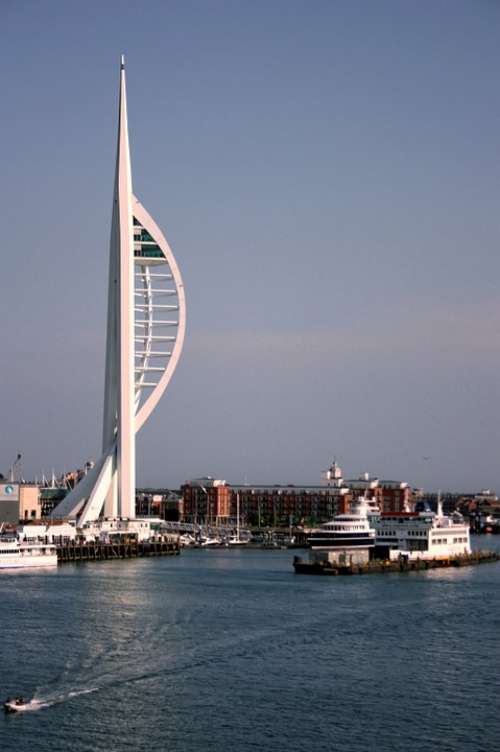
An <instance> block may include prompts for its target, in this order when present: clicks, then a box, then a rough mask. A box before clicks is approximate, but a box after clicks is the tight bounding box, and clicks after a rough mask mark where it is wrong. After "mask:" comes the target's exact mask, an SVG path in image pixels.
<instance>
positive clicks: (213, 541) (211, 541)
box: [200, 538, 221, 548]
mask: <svg viewBox="0 0 500 752" xmlns="http://www.w3.org/2000/svg"><path fill="white" fill-rule="evenodd" d="M220 544H221V542H220V540H219V538H200V546H202V547H203V548H207V547H208V546H220Z"/></svg>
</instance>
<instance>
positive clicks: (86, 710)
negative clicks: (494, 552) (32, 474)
mask: <svg viewBox="0 0 500 752" xmlns="http://www.w3.org/2000/svg"><path fill="white" fill-rule="evenodd" d="M497 541H498V539H491V538H490V539H489V540H486V538H482V539H481V541H480V542H481V544H482V545H483V546H484V545H485V544H486V543H487V544H488V545H489V546H490V547H491V546H493V547H497V546H496V545H495V544H497ZM292 554H293V552H290V551H279V552H272V551H233V550H231V551H228V550H218V551H191V552H186V553H183V554H182V555H181V556H180V557H172V558H170V557H169V558H160V559H149V560H147V559H142V560H141V559H139V560H135V561H128V562H118V563H113V562H102V563H95V564H81V565H70V564H66V565H63V566H60V567H59V569H58V570H57V571H54V572H45V573H41V572H37V573H27V572H24V573H23V572H21V573H20V572H15V573H9V574H5V573H4V574H2V575H1V577H0V628H1V641H0V660H1V663H0V696H1V697H2V698H3V697H5V696H7V695H10V694H23V695H24V696H26V697H30V698H33V700H32V705H31V708H32V711H31V712H26V713H24V714H22V715H15V716H5V717H0V749H1V750H2V752H11V751H12V752H14V750H16V752H55V751H57V752H58V751H59V750H71V752H101V750H102V751H106V752H114V751H115V750H120V751H121V750H137V751H142V750H148V752H149V751H150V750H156V751H158V752H163V751H165V750H168V751H169V752H181V751H186V752H191V751H193V752H194V751H196V752H198V751H200V752H201V751H202V750H217V751H219V750H220V751H225V750H238V751H239V750H242V751H243V752H245V751H246V750H290V751H291V752H292V751H294V750H304V751H305V750H307V751H308V752H309V750H311V751H316V750H336V749H338V750H342V752H361V751H363V752H364V751H365V750H370V749H376V750H379V751H383V752H385V751H386V750H387V751H389V750H417V749H419V750H423V752H433V751H434V750H443V751H444V750H450V752H452V751H453V752H465V751H467V752H468V751H469V750H470V751H471V752H481V751H482V750H484V751H485V752H486V751H488V752H489V751H490V750H497V749H499V745H500V742H499V739H500V699H499V694H498V690H499V687H498V675H499V669H500V647H499V644H500V642H499V637H500V564H488V565H483V566H479V567H470V568H463V569H446V570H441V571H432V572H426V573H411V574H402V575H399V574H390V575H372V576H367V577H352V578H348V577H345V578H344V577H341V578H340V577H339V578H321V577H308V576H297V575H294V574H293V570H292V558H293V557H292Z"/></svg>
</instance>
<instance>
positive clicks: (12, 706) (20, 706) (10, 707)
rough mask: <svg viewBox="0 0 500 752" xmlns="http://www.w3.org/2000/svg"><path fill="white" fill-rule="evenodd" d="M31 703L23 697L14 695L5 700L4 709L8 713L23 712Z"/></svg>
mask: <svg viewBox="0 0 500 752" xmlns="http://www.w3.org/2000/svg"><path fill="white" fill-rule="evenodd" d="M29 705H30V703H29V702H26V701H25V700H24V698H23V697H12V698H11V699H10V700H6V701H5V702H4V704H3V709H4V710H5V712H6V713H22V712H23V710H28V708H29Z"/></svg>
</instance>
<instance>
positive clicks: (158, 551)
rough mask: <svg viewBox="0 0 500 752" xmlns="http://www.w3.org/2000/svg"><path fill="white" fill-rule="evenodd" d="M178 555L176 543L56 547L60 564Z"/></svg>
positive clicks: (122, 542) (75, 544)
mask: <svg viewBox="0 0 500 752" xmlns="http://www.w3.org/2000/svg"><path fill="white" fill-rule="evenodd" d="M179 553H180V546H179V544H178V543H177V541H151V542H139V541H116V542H113V543H101V542H96V543H76V542H70V543H64V544H61V545H59V546H57V560H58V561H59V562H61V563H64V562H69V561H108V560H112V559H115V560H116V559H134V558H137V557H141V556H177V555H178V554H179Z"/></svg>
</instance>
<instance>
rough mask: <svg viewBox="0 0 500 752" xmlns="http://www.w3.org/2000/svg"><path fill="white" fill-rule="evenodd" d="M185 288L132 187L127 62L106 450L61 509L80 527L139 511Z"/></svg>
mask: <svg viewBox="0 0 500 752" xmlns="http://www.w3.org/2000/svg"><path fill="white" fill-rule="evenodd" d="M185 322H186V308H185V300H184V288H183V284H182V279H181V275H180V272H179V269H178V267H177V264H176V261H175V259H174V256H173V254H172V251H171V250H170V247H169V245H168V243H167V241H166V240H165V237H164V235H163V233H162V232H161V230H160V228H159V227H158V225H157V224H156V222H155V221H154V220H153V219H152V217H151V216H150V215H149V214H148V212H147V211H146V209H145V208H144V207H143V206H142V204H140V203H139V201H138V200H137V198H136V197H135V196H134V194H133V193H132V177H131V170H130V153H129V143H128V126H127V97H126V90H125V63H124V59H123V57H122V61H121V70H120V109H119V124H118V146H117V154H116V174H115V187H114V196H113V216H112V223H111V243H110V254H109V287H108V327H107V339H106V379H105V387H104V420H103V437H102V455H101V457H100V459H99V460H98V461H97V462H96V464H95V467H94V468H92V470H91V471H90V472H89V473H88V474H87V475H86V476H85V477H84V478H83V479H82V480H81V481H80V483H79V484H78V485H77V486H76V487H75V488H74V489H73V490H72V491H71V492H70V493H69V494H68V496H66V498H65V499H64V500H63V501H62V502H61V503H60V504H59V505H58V506H57V507H56V509H55V510H54V512H53V515H52V516H53V517H57V518H62V517H76V516H77V515H79V525H83V524H84V523H85V522H90V521H93V520H96V519H97V518H98V517H99V516H101V515H102V514H103V515H104V516H105V517H126V518H128V519H132V518H134V517H135V434H136V432H137V431H138V430H139V429H140V428H141V426H142V425H143V424H144V423H145V422H146V420H147V419H148V417H149V416H150V415H151V413H152V411H153V410H154V408H155V407H156V405H157V404H158V401H159V399H160V397H161V395H162V394H163V392H164V391H165V389H166V387H167V384H168V382H169V381H170V379H171V377H172V374H173V372H174V370H175V368H176V366H177V363H178V360H179V357H180V353H181V350H182V345H183V341H184V332H185Z"/></svg>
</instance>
